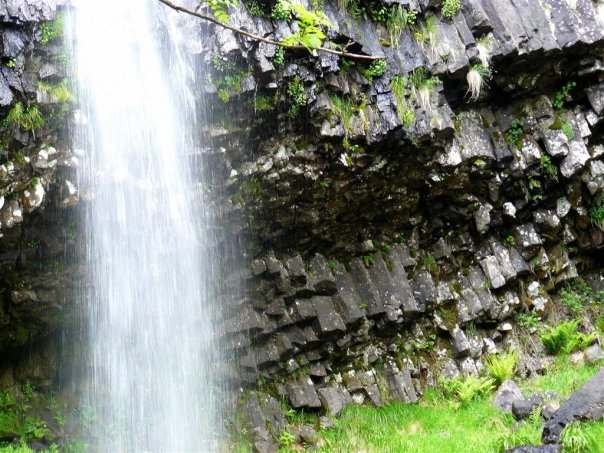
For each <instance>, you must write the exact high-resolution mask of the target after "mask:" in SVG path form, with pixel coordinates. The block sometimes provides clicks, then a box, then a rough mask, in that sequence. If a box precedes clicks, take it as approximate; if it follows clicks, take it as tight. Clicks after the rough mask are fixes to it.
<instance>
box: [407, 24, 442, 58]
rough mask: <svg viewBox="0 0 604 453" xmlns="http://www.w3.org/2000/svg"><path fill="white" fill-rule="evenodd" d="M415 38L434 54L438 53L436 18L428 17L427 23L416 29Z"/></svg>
mask: <svg viewBox="0 0 604 453" xmlns="http://www.w3.org/2000/svg"><path fill="white" fill-rule="evenodd" d="M413 36H414V37H415V40H416V41H417V42H418V43H419V44H420V45H422V46H429V48H430V49H432V52H434V53H436V47H437V40H436V18H435V17H434V16H426V20H425V22H424V23H423V24H422V25H421V26H420V27H419V28H416V30H415V33H414V34H413Z"/></svg>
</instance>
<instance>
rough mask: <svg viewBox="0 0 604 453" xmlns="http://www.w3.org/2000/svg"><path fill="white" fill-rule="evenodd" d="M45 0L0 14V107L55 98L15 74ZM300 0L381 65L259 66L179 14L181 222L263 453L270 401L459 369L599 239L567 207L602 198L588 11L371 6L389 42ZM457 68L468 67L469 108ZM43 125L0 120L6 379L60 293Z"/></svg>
mask: <svg viewBox="0 0 604 453" xmlns="http://www.w3.org/2000/svg"><path fill="white" fill-rule="evenodd" d="M59 3H60V2H57V1H54V0H9V1H4V2H2V3H1V4H0V22H2V24H3V25H5V26H3V27H2V28H1V29H0V44H1V45H0V52H1V53H2V60H1V62H2V64H1V65H0V72H1V75H2V76H0V114H1V115H2V118H4V117H6V116H7V115H8V113H9V112H10V111H11V109H12V108H14V106H15V105H16V104H17V103H19V102H21V103H22V105H27V106H29V105H31V104H35V105H38V106H39V107H40V109H41V110H44V111H45V112H46V113H49V112H54V111H55V110H54V109H56V107H58V106H57V102H56V100H53V99H52V96H50V95H49V93H48V92H45V91H44V90H41V89H40V86H44V85H40V83H39V82H40V81H42V82H43V83H46V84H51V85H53V84H54V85H57V84H59V83H60V82H61V80H62V78H63V77H65V74H64V70H63V69H61V64H60V61H61V58H59V55H60V51H61V49H60V47H59V45H58V44H59V43H58V42H57V41H53V40H51V41H50V42H46V44H43V43H42V41H43V40H44V41H45V40H46V38H48V36H47V35H48V33H46V35H45V38H44V39H43V33H42V29H41V26H40V24H39V23H38V22H39V21H47V20H52V19H53V17H54V15H55V14H56V10H57V6H58V4H59ZM272 3H273V2H259V3H258V4H256V3H254V5H255V6H256V8H253V7H252V6H253V5H252V4H251V3H248V2H244V3H243V4H241V5H239V6H237V7H233V8H231V10H230V19H229V21H230V23H232V24H233V25H235V26H238V27H241V28H243V29H245V30H248V31H250V32H253V33H256V34H259V35H262V36H266V37H268V38H271V39H281V38H283V37H285V36H288V35H290V34H291V33H293V32H295V31H297V30H298V25H297V24H296V23H295V20H293V19H292V20H289V21H286V20H271V19H269V17H270V8H271V7H272ZM304 3H305V5H306V6H307V7H309V8H310V5H309V4H307V2H304ZM321 3H323V4H324V12H325V14H326V15H327V17H328V18H329V20H330V22H331V23H332V24H333V28H332V29H331V30H330V31H328V32H327V34H328V35H329V39H330V40H331V41H332V42H333V43H337V44H339V45H345V44H347V49H349V50H351V51H354V52H357V53H365V54H371V55H374V56H383V57H384V58H385V62H386V68H385V70H384V71H383V72H382V71H380V70H378V69H379V68H377V69H376V67H372V66H370V63H368V62H364V61H360V60H357V61H352V60H351V59H344V58H340V57H337V56H334V55H329V54H325V53H320V52H319V53H316V54H309V53H308V52H305V51H289V50H288V51H286V52H285V55H284V57H283V58H280V57H279V54H278V53H277V52H276V49H275V48H274V46H271V45H268V44H265V43H262V44H259V43H257V42H254V41H253V40H249V39H247V38H245V37H243V36H241V35H237V34H234V33H232V32H231V31H229V30H226V29H222V28H220V27H214V26H211V25H208V24H205V23H203V22H198V21H196V20H195V19H193V18H191V21H190V22H186V21H185V23H184V24H183V26H186V27H187V30H188V31H189V32H190V33H187V35H188V36H189V37H188V38H187V39H188V42H187V44H188V45H189V50H190V51H191V55H192V59H193V60H195V62H196V63H197V64H198V67H197V68H196V69H198V70H199V71H200V72H201V73H202V74H203V78H200V80H203V81H204V83H202V84H200V85H201V86H199V87H197V88H198V90H199V91H200V92H203V94H204V96H205V104H207V105H210V108H209V109H208V111H206V112H204V113H203V117H204V121H203V124H204V126H203V130H202V131H201V133H203V134H204V136H205V138H206V141H205V144H206V145H207V147H206V148H205V149H200V150H196V159H197V160H196V161H195V165H196V166H195V168H196V169H198V171H199V172H200V173H203V175H204V180H205V181H208V184H207V187H204V190H207V191H209V192H211V194H212V195H213V197H212V199H211V203H210V204H209V206H204V207H203V209H206V210H208V211H210V212H211V213H212V215H215V216H216V217H217V219H218V220H217V221H215V222H214V224H216V225H221V228H220V229H217V231H213V232H212V234H211V241H212V246H214V247H215V248H216V256H221V255H225V256H226V255H230V253H229V254H227V253H223V252H225V251H227V250H228V251H232V250H233V249H237V252H238V257H239V259H238V260H235V262H229V263H220V264H221V266H223V269H222V271H223V272H222V273H220V272H217V275H220V277H217V278H220V279H221V283H222V288H221V289H222V290H223V292H222V293H217V294H213V295H212V296H213V297H214V298H215V299H216V300H219V301H220V304H217V305H219V307H218V308H219V312H220V313H219V315H218V316H219V318H220V319H219V321H218V322H219V323H220V326H221V335H220V338H219V341H220V343H221V346H222V347H224V349H225V350H227V351H228V355H229V357H231V360H230V361H229V363H228V364H227V365H228V367H229V369H230V371H233V373H231V375H230V378H229V379H230V382H231V383H232V384H233V385H236V386H245V387H249V388H256V387H257V385H256V383H257V382H264V384H263V385H262V386H261V387H266V388H262V389H261V390H262V392H261V393H260V394H258V395H256V396H254V397H252V398H249V399H247V400H246V401H243V403H244V407H245V410H244V412H245V414H246V416H247V418H248V421H250V425H249V428H250V429H249V431H250V432H253V436H252V437H253V439H254V442H255V445H256V448H257V449H258V450H260V451H274V450H275V449H276V443H275V440H274V436H276V435H277V434H278V432H279V431H280V430H281V429H283V427H284V426H285V422H284V419H283V414H282V412H281V409H279V408H278V407H277V406H278V405H276V403H275V400H274V398H275V396H277V395H278V396H279V397H282V398H283V399H284V400H285V401H286V402H287V403H288V404H289V405H290V406H292V407H294V408H296V409H302V410H310V411H318V412H322V413H331V414H338V413H339V412H340V411H341V410H342V409H343V408H344V407H345V406H346V405H348V404H373V405H381V404H384V403H385V402H387V401H388V399H389V398H390V399H392V398H393V399H397V400H400V401H404V402H407V403H414V402H416V401H417V400H418V398H420V397H421V395H422V392H423V389H424V387H425V386H426V385H433V384H435V382H436V378H437V377H439V376H443V377H453V376H457V375H469V374H476V373H478V372H479V371H480V370H481V369H482V368H483V363H482V358H483V356H484V355H485V354H488V353H493V352H495V351H501V350H502V349H503V348H505V347H506V346H507V345H508V344H509V343H510V332H511V331H513V329H514V328H515V325H516V323H515V316H516V314H517V313H518V312H519V311H520V310H522V311H523V312H531V313H534V314H537V315H539V316H546V315H547V314H548V313H550V312H551V311H554V310H555V309H556V304H555V299H556V288H557V287H559V286H560V285H561V284H562V283H564V282H568V281H570V280H572V279H574V278H576V277H578V276H579V274H580V272H581V273H583V272H589V271H590V269H599V268H600V267H602V258H601V256H602V255H601V249H602V247H604V234H603V233H602V228H601V224H600V225H599V224H598V223H597V222H595V221H594V219H593V218H592V217H590V213H592V212H594V211H593V210H594V209H598V208H600V207H601V206H602V203H603V201H602V196H603V193H604V161H603V156H604V143H603V141H602V140H603V139H602V130H603V129H602V127H603V125H604V121H603V120H604V88H603V84H604V79H603V77H604V75H603V72H602V60H603V59H604V34H603V33H604V26H603V23H602V20H603V19H602V17H603V16H602V5H601V2H595V1H592V0H582V1H578V2H561V1H558V0H524V1H514V2H510V1H507V0H471V1H464V2H462V3H463V8H462V10H461V11H460V12H459V13H458V14H456V15H455V17H454V18H453V20H446V19H444V18H443V17H442V14H441V11H440V6H441V3H442V2H440V1H438V0H436V1H428V0H412V1H404V2H384V3H388V4H389V5H391V6H388V8H391V7H392V3H397V4H398V3H400V4H401V5H403V6H404V7H406V8H411V9H413V10H414V11H416V12H417V20H416V23H415V25H414V26H413V27H403V28H402V29H401V30H400V35H397V34H392V33H391V31H390V30H387V28H386V27H385V25H384V23H382V22H380V21H379V20H375V19H373V15H372V12H371V10H370V6H366V8H368V9H367V10H366V11H365V13H364V14H360V15H358V16H359V17H358V18H356V16H355V17H353V16H352V15H351V14H350V12H349V11H345V10H343V9H342V8H341V7H339V6H338V4H337V3H336V2H335V1H331V0H326V1H325V2H321ZM362 3H363V5H364V3H365V2H362ZM363 7H365V6H363ZM250 11H254V14H255V15H252V14H251V12H250ZM204 33H209V34H208V35H206V34H204ZM201 43H203V45H202V44H201ZM478 64H481V65H483V69H485V68H484V67H488V69H490V71H489V72H490V73H491V77H492V78H491V79H490V80H488V81H487V83H486V86H485V87H483V89H482V92H481V93H479V94H478V95H477V96H473V97H472V98H470V95H469V94H468V86H467V75H468V72H469V71H470V70H471V69H472V68H476V67H477V65H478ZM201 110H202V105H201V104H200V112H201ZM49 117H50V115H49ZM67 119H68V118H63V119H62V120H61V121H60V122H59V123H60V124H54V125H53V126H61V125H62V126H63V129H62V128H61V127H58V129H57V130H58V131H59V132H58V133H57V132H53V131H51V129H52V128H51V127H50V125H49V124H47V126H49V127H48V128H45V127H40V128H38V129H39V130H35V134H34V133H32V132H34V131H31V130H24V129H27V128H23V127H15V126H14V125H13V126H12V127H6V126H4V125H3V126H2V127H0V132H1V133H2V134H4V135H6V136H8V141H9V143H7V146H4V144H3V146H2V147H1V148H2V152H1V153H0V154H1V155H2V160H1V161H0V200H1V201H0V231H1V233H2V234H4V237H3V238H1V239H0V266H2V276H3V278H4V276H6V278H4V280H5V283H3V286H2V288H3V291H2V296H1V297H2V302H3V306H2V307H3V308H2V311H0V322H1V323H2V330H1V333H0V355H1V356H6V357H10V358H11V359H10V364H9V365H8V366H7V368H8V369H9V372H8V374H10V379H8V380H11V379H12V380H13V381H14V380H15V379H21V378H27V376H34V375H35V374H36V373H37V371H36V370H35V368H36V367H35V366H34V365H35V364H34V363H33V362H35V361H36V360H34V359H33V358H32V359H28V360H23V354H22V351H23V350H24V349H25V348H26V347H29V348H30V349H31V347H33V346H32V345H35V346H36V347H35V348H34V349H36V350H39V351H41V353H42V352H44V351H46V350H47V349H49V348H47V344H48V342H47V341H45V340H46V339H47V337H48V336H49V332H52V331H54V329H55V328H56V327H57V326H58V325H59V324H60V323H63V322H65V319H64V318H67V317H68V316H67V314H68V311H69V310H68V307H69V306H70V305H71V302H72V300H73V295H72V294H71V292H72V291H71V289H72V282H73V278H74V277H76V278H77V276H78V271H77V266H76V264H77V260H76V259H75V257H76V256H77V235H75V234H74V233H75V232H76V231H77V230H78V228H77V227H78V225H77V224H76V223H75V222H74V220H73V218H72V217H70V215H72V214H73V213H72V210H73V208H72V207H73V206H74V205H76V204H77V203H78V201H79V193H78V188H77V187H76V186H75V183H74V181H75V179H74V178H73V173H72V172H73V167H74V165H75V164H76V163H77V158H76V156H74V155H72V153H70V152H69V149H68V148H69V147H68V146H66V145H65V144H64V143H65V141H64V139H65V138H66V134H65V133H64V132H65V131H64V126H67V125H68V121H67ZM61 131H62V132H61ZM4 135H3V136H4ZM43 145H52V146H43ZM200 209H201V208H200ZM63 216H66V217H65V218H66V219H68V221H67V222H65V221H61V222H60V221H59V219H60V218H61V217H63ZM598 225H599V226H598ZM28 244H31V246H29V245H28ZM244 244H245V245H244ZM576 258H581V263H582V266H583V267H581V268H580V269H577V266H576V265H575V259H576ZM55 259H57V260H58V261H59V263H60V266H59V267H57V266H55V265H54V264H52V265H51V263H53V262H54V261H53V260H55ZM36 266H37V267H36ZM59 289H60V290H61V291H59ZM65 290H67V291H66V292H65ZM234 294H236V296H237V297H234V296H233V295H234ZM55 315H57V316H55ZM63 315H65V316H64V317H63ZM50 349H51V348H50ZM592 353H593V354H595V355H597V351H596V350H595V349H594V350H593V351H592ZM36 354H37V353H36ZM36 354H34V356H35V357H37V355H36ZM590 354H591V353H590ZM48 355H50V353H49V354H48ZM595 355H594V357H595ZM16 361H22V362H23V363H24V364H29V367H27V366H23V367H16V366H15V363H14V362H16ZM17 369H19V370H26V371H27V372H24V373H22V374H20V375H19V376H15V372H14V371H13V370H17ZM535 370H536V368H534V367H527V374H530V373H533V372H535ZM537 371H538V370H537ZM259 378H260V381H259ZM39 379H40V380H42V376H40V378H39ZM256 390H258V389H257V388H256ZM269 395H272V396H269ZM504 399H505V398H504ZM508 403H509V404H508ZM524 403H526V404H525V406H526V407H529V408H532V407H533V406H534V404H533V403H534V402H533V401H528V402H526V401H524ZM501 405H502V406H505V408H506V410H509V411H513V410H514V406H513V401H511V400H510V401H508V402H505V401H504V402H502V403H501ZM520 405H521V403H518V404H517V405H516V406H517V407H516V411H517V412H518V413H520V409H523V410H524V412H526V410H525V409H526V407H524V408H521V407H520ZM560 411H562V408H561V409H560V410H559V411H558V412H557V413H563V412H560ZM555 419H556V416H555V415H554V416H553V418H552V420H555ZM552 423H553V422H552ZM564 423H565V422H564ZM552 426H554V425H552ZM552 429H553V428H552ZM558 434H559V433H558ZM299 435H300V437H301V436H302V433H299ZM304 435H305V436H307V437H312V433H306V434H304ZM522 448H534V447H522ZM552 448H555V447H552ZM524 451H533V450H524Z"/></svg>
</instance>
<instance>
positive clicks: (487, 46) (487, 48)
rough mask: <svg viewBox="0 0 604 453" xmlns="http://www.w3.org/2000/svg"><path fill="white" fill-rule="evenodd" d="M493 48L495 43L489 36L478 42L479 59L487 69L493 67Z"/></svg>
mask: <svg viewBox="0 0 604 453" xmlns="http://www.w3.org/2000/svg"><path fill="white" fill-rule="evenodd" d="M492 47H493V41H492V39H491V37H490V36H489V35H485V36H482V37H480V38H478V39H477V40H476V51H477V52H478V59H479V60H480V63H481V64H482V66H484V67H485V68H489V67H490V66H491V51H492Z"/></svg>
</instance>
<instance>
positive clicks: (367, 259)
mask: <svg viewBox="0 0 604 453" xmlns="http://www.w3.org/2000/svg"><path fill="white" fill-rule="evenodd" d="M363 263H365V266H367V267H369V266H372V265H373V263H375V258H374V257H373V255H372V254H368V255H363Z"/></svg>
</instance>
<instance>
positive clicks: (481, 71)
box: [466, 63, 491, 101]
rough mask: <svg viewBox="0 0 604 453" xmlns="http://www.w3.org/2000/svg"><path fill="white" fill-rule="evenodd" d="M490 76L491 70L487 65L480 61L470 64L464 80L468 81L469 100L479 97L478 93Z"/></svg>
mask: <svg viewBox="0 0 604 453" xmlns="http://www.w3.org/2000/svg"><path fill="white" fill-rule="evenodd" d="M490 78H491V71H490V70H489V68H488V66H484V65H483V64H482V63H475V64H473V65H472V66H470V69H469V70H468V75H467V76H466V80H467V82H468V94H469V95H470V101H476V100H478V98H479V97H480V93H481V92H482V90H483V88H484V87H485V86H486V84H487V80H489V79H490Z"/></svg>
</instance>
